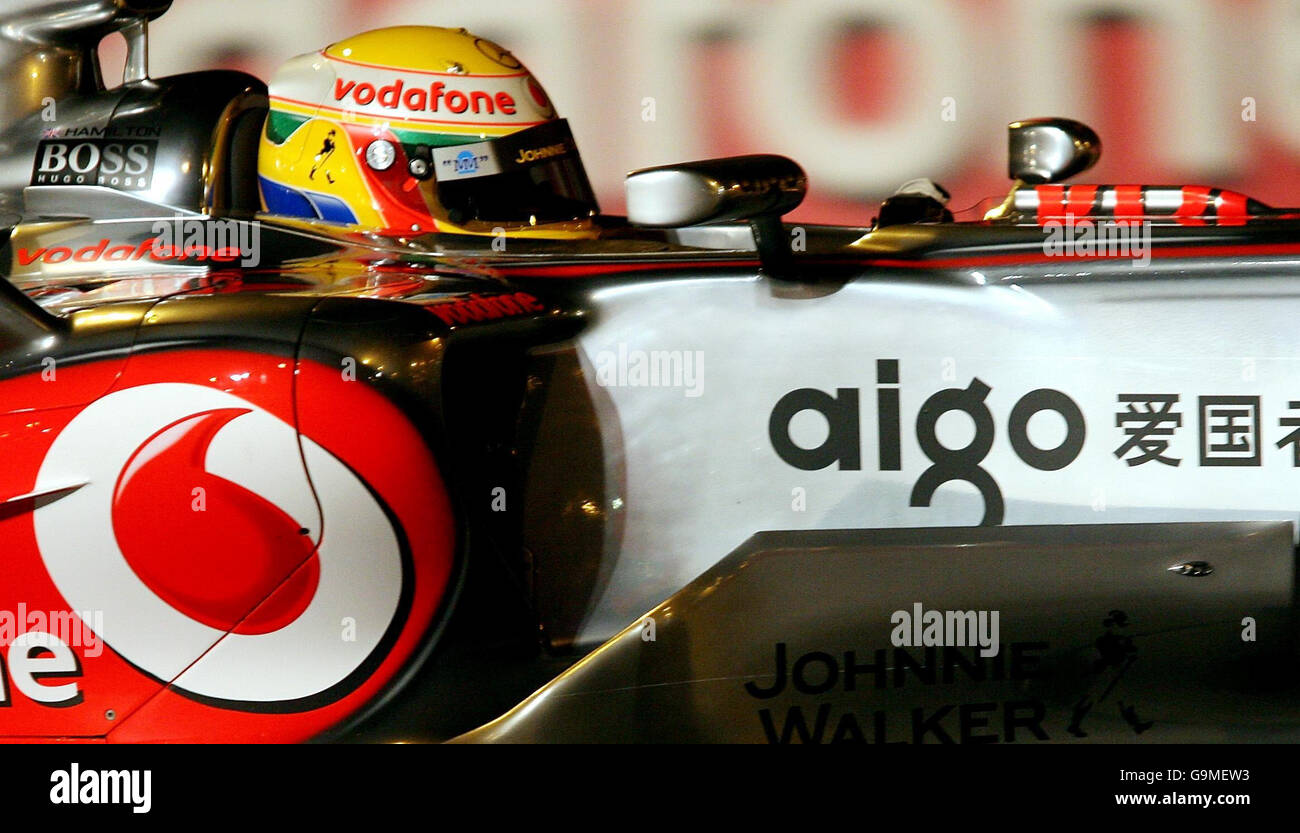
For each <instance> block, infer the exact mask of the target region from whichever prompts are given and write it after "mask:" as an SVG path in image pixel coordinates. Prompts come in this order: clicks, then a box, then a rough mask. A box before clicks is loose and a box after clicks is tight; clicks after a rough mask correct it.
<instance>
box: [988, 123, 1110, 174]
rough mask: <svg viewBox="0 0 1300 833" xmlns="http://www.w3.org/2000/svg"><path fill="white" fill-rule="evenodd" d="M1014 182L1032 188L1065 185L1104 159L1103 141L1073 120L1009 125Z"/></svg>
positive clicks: (1091, 130)
mask: <svg viewBox="0 0 1300 833" xmlns="http://www.w3.org/2000/svg"><path fill="white" fill-rule="evenodd" d="M1007 131H1008V133H1009V134H1010V136H1009V147H1008V150H1009V154H1008V156H1009V158H1008V163H1007V172H1008V174H1009V175H1010V176H1011V178H1012V179H1014V180H1016V181H1017V182H1023V183H1026V184H1029V185H1043V184H1046V183H1051V182H1061V181H1063V180H1066V179H1069V178H1070V177H1072V176H1074V175H1075V174H1080V173H1083V172H1084V171H1086V170H1088V169H1089V168H1091V167H1092V166H1093V165H1095V164H1096V163H1097V160H1098V159H1099V158H1100V157H1101V139H1099V138H1098V137H1097V134H1096V132H1095V131H1093V129H1092V128H1091V127H1089V126H1088V125H1086V124H1083V123H1082V122H1077V121H1074V120H1072V119H1028V120H1026V121H1017V122H1012V123H1011V124H1009V125H1008V126H1007Z"/></svg>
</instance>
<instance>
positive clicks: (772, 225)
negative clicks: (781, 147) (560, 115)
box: [625, 154, 808, 277]
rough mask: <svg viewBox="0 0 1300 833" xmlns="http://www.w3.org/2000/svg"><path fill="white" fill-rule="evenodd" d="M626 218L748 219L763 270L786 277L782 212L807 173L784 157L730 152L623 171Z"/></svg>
mask: <svg viewBox="0 0 1300 833" xmlns="http://www.w3.org/2000/svg"><path fill="white" fill-rule="evenodd" d="M625 188H626V192H627V218H628V221H629V222H630V223H632V224H633V225H637V226H646V227H650V228H680V227H682V226H694V225H700V224H703V223H722V222H729V221H730V222H735V221H747V222H748V223H749V225H750V227H751V228H752V229H753V232H754V244H755V247H756V248H757V250H758V257H759V260H760V261H761V262H762V264H763V269H764V270H765V271H767V272H768V273H769V274H771V275H772V276H773V277H785V276H786V275H787V274H788V272H789V265H790V260H791V253H790V241H789V239H788V238H787V236H786V233H785V226H784V225H782V223H781V215H783V214H785V213H786V212H787V211H790V210H791V209H793V208H794V207H795V206H797V205H799V203H801V202H803V198H804V195H805V194H806V193H807V192H808V177H807V175H806V174H804V172H803V168H800V167H799V165H798V164H797V163H796V162H795V161H794V160H792V159H787V158H786V157H784V156H772V155H766V154H763V155H755V156H730V157H725V158H722V159H705V160H701V161H698V162H683V163H681V164H678V165H664V166H662V167H657V168H643V169H641V170H638V171H633V172H632V173H630V174H628V175H627V180H626V182H625Z"/></svg>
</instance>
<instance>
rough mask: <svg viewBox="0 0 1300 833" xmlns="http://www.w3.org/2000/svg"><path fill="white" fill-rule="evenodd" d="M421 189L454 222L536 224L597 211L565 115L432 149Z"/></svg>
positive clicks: (563, 219)
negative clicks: (429, 177) (427, 190)
mask: <svg viewBox="0 0 1300 833" xmlns="http://www.w3.org/2000/svg"><path fill="white" fill-rule="evenodd" d="M433 175H434V179H433V180H431V181H429V182H426V183H425V186H424V187H426V188H429V187H432V188H434V189H436V192H437V196H436V198H437V202H438V204H440V205H441V206H442V207H443V209H444V210H445V211H446V212H447V219H448V220H450V221H451V222H453V223H457V224H461V223H469V222H476V221H477V222H484V223H503V224H510V225H535V224H538V223H555V222H562V221H565V220H577V219H586V218H588V217H590V216H592V215H594V214H596V213H597V212H598V211H599V208H598V206H597V205H596V197H595V194H593V193H592V191H591V184H590V183H589V182H588V181H587V174H586V172H585V171H584V170H583V168H582V160H581V159H579V157H578V146H577V144H576V143H575V142H574V141H573V134H572V133H570V132H569V123H568V122H567V121H565V120H564V119H557V120H555V121H549V122H546V123H545V124H539V125H537V126H536V127H530V128H528V129H527V130H520V131H519V132H517V133H511V134H510V135H508V136H502V137H501V138H499V139H492V140H490V141H486V142H475V143H474V144H468V145H452V146H449V147H437V148H433Z"/></svg>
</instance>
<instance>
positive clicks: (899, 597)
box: [461, 523, 1300, 743]
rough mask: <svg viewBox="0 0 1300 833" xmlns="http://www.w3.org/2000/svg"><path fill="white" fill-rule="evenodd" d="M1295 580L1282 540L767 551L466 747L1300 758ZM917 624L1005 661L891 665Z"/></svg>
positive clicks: (978, 534) (705, 578)
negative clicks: (980, 637) (974, 632)
mask: <svg viewBox="0 0 1300 833" xmlns="http://www.w3.org/2000/svg"><path fill="white" fill-rule="evenodd" d="M1188 558H1193V559H1196V560H1198V561H1199V560H1203V561H1204V562H1205V563H1206V564H1209V565H1212V567H1213V572H1211V573H1209V574H1208V575H1204V576H1199V577H1192V576H1189V575H1183V574H1179V573H1177V572H1174V571H1171V570H1170V569H1169V567H1170V566H1171V565H1177V564H1179V563H1181V562H1183V561H1185V560H1186V559H1188ZM1293 581H1294V558H1293V555H1292V547H1291V525H1290V524H1287V523H1224V524H1172V525H1146V524H1142V525H1123V524H1119V525H1089V526H1068V527H1036V528H1027V527H1021V528H1016V527H1009V528H1005V529H989V528H978V529H960V528H958V529H944V530H934V529H900V530H866V529H862V530H837V531H822V532H763V533H760V534H758V535H755V536H753V537H752V538H750V539H749V540H747V541H746V542H744V543H743V544H742V545H741V546H740V547H738V548H737V549H736V550H735V551H734V552H732V553H731V554H730V555H728V556H727V557H726V558H724V559H723V560H722V561H720V562H719V563H718V564H716V565H714V566H713V567H711V568H710V569H709V570H708V571H706V572H705V573H704V574H703V575H701V576H700V577H699V578H697V579H696V580H695V581H693V582H691V583H690V584H689V585H688V586H686V587H684V588H683V589H682V590H680V591H679V592H677V593H675V594H673V596H672V597H671V598H669V599H668V600H666V601H664V602H663V603H662V604H660V605H658V606H656V607H655V608H654V609H653V610H650V611H649V612H648V613H647V614H646V615H645V616H644V617H643V618H641V619H640V620H638V621H637V622H635V623H633V624H632V626H630V627H629V628H627V629H626V630H624V631H623V632H622V633H620V634H619V635H617V636H616V637H615V638H613V639H611V640H610V641H609V642H608V643H606V644H605V645H603V646H602V647H601V648H599V649H598V650H597V651H595V652H594V653H592V654H591V655H589V656H588V657H586V658H585V659H583V660H582V661H581V662H580V663H578V664H577V665H576V666H574V667H573V668H572V669H570V670H569V671H568V672H566V673H564V674H563V675H561V676H560V677H559V678H557V679H556V680H555V681H553V682H551V683H550V684H549V685H547V686H545V687H544V688H542V689H541V690H540V691H538V692H537V693H536V694H534V695H533V696H532V697H530V698H528V699H527V700H525V701H524V702H523V703H521V704H520V705H519V706H517V707H516V708H514V709H512V710H511V711H510V712H509V713H508V714H506V715H504V716H503V717H501V718H500V719H498V720H496V721H494V722H492V723H490V724H488V725H486V726H484V727H482V728H480V729H478V730H476V731H474V732H471V733H469V734H468V735H465V736H464V737H463V738H461V740H462V741H468V742H555V741H561V742H616V741H617V742H627V741H638V742H647V741H658V742H663V741H669V742H701V741H703V742H727V743H736V742H758V743H762V742H770V743H796V742H803V743H810V742H813V743H830V742H858V743H900V742H901V743H955V742H962V743H1007V742H1011V743H1039V742H1047V741H1055V742H1077V741H1078V740H1081V739H1084V738H1087V739H1088V740H1091V741H1110V742H1116V741H1118V742H1126V741H1128V742H1131V741H1133V740H1135V739H1136V738H1137V737H1138V736H1141V738H1142V740H1143V741H1144V742H1188V741H1202V742H1204V741H1207V740H1215V741H1255V740H1262V739H1271V740H1290V741H1295V740H1296V739H1298V738H1300V707H1297V705H1296V704H1295V703H1294V701H1293V700H1292V699H1291V698H1289V697H1288V696H1287V695H1286V694H1285V691H1286V688H1285V687H1286V685H1288V677H1287V675H1288V673H1289V672H1288V670H1287V668H1288V666H1289V653H1288V652H1289V646H1290V644H1291V638H1292V635H1293V633H1294V624H1295V623H1294V617H1293V614H1292V610H1291V587H1292V584H1293ZM1065 598H1069V599H1070V600H1071V601H1070V603H1069V604H1068V605H1063V604H1062V602H1061V600H1062V599H1065ZM919 603H923V604H924V606H925V608H927V609H934V610H968V609H972V608H980V609H985V610H988V611H989V612H993V611H996V612H997V613H998V614H999V616H998V622H999V623H1000V637H1001V642H1000V645H999V651H998V653H997V655H995V656H984V655H983V654H981V653H980V651H979V649H977V648H975V647H973V646H972V643H969V642H967V643H966V645H965V646H962V647H953V646H949V647H928V648H927V647H922V646H919V645H916V644H912V645H906V646H902V645H900V642H906V641H907V639H906V638H904V637H905V634H900V631H899V628H898V626H897V625H896V624H895V622H896V621H898V617H899V614H900V612H911V611H913V610H914V609H915V608H914V606H915V605H916V604H919ZM1117 614H1118V615H1117ZM1247 616H1249V617H1251V618H1252V621H1254V622H1255V625H1256V627H1257V628H1258V630H1256V631H1255V632H1254V633H1253V636H1255V637H1257V639H1255V641H1243V624H1242V620H1243V618H1244V617H1247Z"/></svg>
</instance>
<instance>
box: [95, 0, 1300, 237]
mask: <svg viewBox="0 0 1300 833" xmlns="http://www.w3.org/2000/svg"><path fill="white" fill-rule="evenodd" d="M397 24H431V25H441V26H465V27H468V28H470V29H471V30H473V31H474V32H476V33H478V34H481V35H484V36H486V37H490V38H492V39H494V40H497V41H499V42H500V43H502V44H503V45H504V46H506V47H507V48H508V49H511V50H512V51H514V53H515V54H516V55H517V56H518V57H519V58H520V59H521V60H523V61H524V63H525V64H526V65H528V66H529V68H530V69H532V71H533V72H534V73H535V74H536V75H537V76H538V78H539V79H540V80H541V82H542V84H543V85H544V86H545V87H546V88H547V91H548V92H549V93H550V95H551V98H552V99H553V100H554V101H555V102H556V103H557V105H558V106H559V108H560V112H561V114H562V115H564V116H566V117H567V118H568V119H569V120H570V122H571V124H572V127H573V130H574V133H575V135H576V136H577V138H578V143H579V147H580V149H581V151H582V154H583V158H584V160H585V162H586V164H587V168H588V171H589V173H590V174H591V178H592V181H593V184H594V185H595V186H596V189H597V192H598V194H599V195H600V197H601V201H602V205H603V207H604V208H605V210H607V211H611V212H616V211H618V210H620V209H621V207H622V176H623V174H624V173H626V172H627V171H628V170H631V169H633V168H636V167H642V166H646V165H653V164H662V163H666V162H671V161H680V160H684V159H690V158H703V157H707V156H717V155H726V154H736V153H754V152H775V153H784V154H786V155H788V156H791V157H793V158H795V159H796V160H798V161H799V162H800V163H801V164H803V165H804V167H805V168H806V169H807V171H808V173H809V176H810V181H811V189H810V194H809V198H808V200H807V201H806V203H805V204H804V206H802V207H801V208H800V209H799V210H798V211H797V212H796V213H795V214H794V215H793V218H794V219H798V220H802V221H805V222H818V221H827V222H849V223H866V222H867V221H868V220H869V219H870V217H871V216H872V214H873V212H874V210H875V206H876V204H877V203H878V202H879V200H880V199H882V198H883V197H884V196H886V195H888V194H889V193H890V192H891V191H892V190H893V188H894V187H895V186H896V185H898V184H901V183H902V182H903V181H905V180H907V179H910V178H912V177H916V176H930V177H931V178H934V179H936V180H937V181H939V182H940V183H942V184H943V185H944V186H945V187H947V188H948V190H949V191H950V192H951V193H952V195H953V200H952V207H953V208H955V209H961V208H965V207H968V206H971V205H973V204H974V203H976V202H978V201H979V200H981V199H983V198H985V197H989V196H994V195H1000V194H1002V193H1003V192H1005V190H1006V188H1007V186H1008V184H1009V183H1008V181H1007V178H1006V151H1005V141H1006V139H1005V136H1006V132H1005V126H1006V123H1007V122H1008V121H1012V120H1014V119H1018V118H1026V117H1031V116H1044V115H1057V116H1069V117H1073V118H1079V119H1081V120H1083V121H1086V122H1088V123H1089V124H1091V125H1092V126H1093V127H1094V128H1096V129H1097V131H1098V132H1099V133H1100V135H1101V137H1102V143H1103V148H1104V151H1103V154H1102V161H1101V163H1100V164H1099V166H1098V167H1097V168H1096V169H1095V170H1094V171H1092V172H1089V173H1088V174H1086V175H1084V177H1082V178H1081V180H1087V181H1094V182H1145V183H1187V182H1196V183H1202V184H1212V185H1217V186H1222V187H1229V188H1234V189H1236V190H1241V191H1245V192H1246V193H1249V194H1251V195H1252V196H1255V197H1256V198H1257V199H1260V200H1263V201H1264V202H1267V203H1272V204H1275V205H1293V204H1300V164H1298V163H1300V96H1297V95H1296V91H1297V86H1298V85H1300V50H1296V49H1295V48H1294V47H1295V45H1296V44H1300V5H1297V4H1296V3H1294V2H1283V1H1282V0H910V2H886V1H885V0H714V2H698V1H697V2H691V0H527V2H526V1H525V0H271V2H267V0H222V1H221V2H214V1H213V0H176V2H175V4H174V5H173V7H172V10H171V11H169V12H168V13H167V14H166V15H165V16H164V17H163V18H161V19H160V20H158V21H157V22H155V23H154V24H153V25H152V26H151V36H152V37H151V43H150V46H151V64H152V72H153V74H154V75H165V74H170V73H175V72H183V71H188V70H193V69H201V68H209V67H218V66H220V67H231V68H238V69H243V70H246V71H248V72H252V73H254V74H256V75H258V76H260V77H262V78H268V77H269V76H270V74H271V73H272V72H273V71H274V69H275V68H276V66H277V65H278V64H279V63H280V62H281V61H282V60H284V59H286V58H288V57H290V56H292V55H295V54H300V53H303V52H309V51H313V50H317V49H320V48H321V47H323V46H325V45H326V44H328V43H330V42H332V41H334V40H338V39H340V38H343V37H346V36H348V35H351V34H355V33H357V32H360V31H364V30H366V29H371V28H376V27H379V26H388V25H397ZM103 54H104V59H105V74H106V77H108V78H110V79H111V78H112V77H113V75H114V74H116V73H120V66H121V61H122V49H121V45H120V42H119V41H117V40H113V41H110V42H107V43H106V44H105V47H104V49H103Z"/></svg>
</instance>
